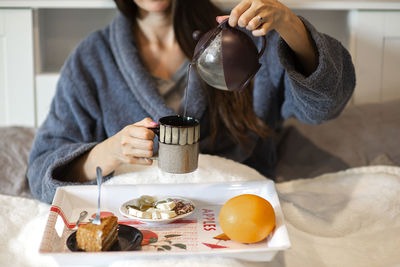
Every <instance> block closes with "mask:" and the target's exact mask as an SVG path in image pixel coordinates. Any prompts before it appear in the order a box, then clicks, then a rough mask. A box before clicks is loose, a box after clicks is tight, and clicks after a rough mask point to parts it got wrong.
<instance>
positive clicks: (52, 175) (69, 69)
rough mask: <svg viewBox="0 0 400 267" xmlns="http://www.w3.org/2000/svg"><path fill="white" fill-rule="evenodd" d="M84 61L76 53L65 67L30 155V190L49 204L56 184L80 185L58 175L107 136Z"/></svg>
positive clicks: (28, 174)
mask: <svg viewBox="0 0 400 267" xmlns="http://www.w3.org/2000/svg"><path fill="white" fill-rule="evenodd" d="M82 62H83V61H82V60H81V58H80V55H79V53H77V52H76V53H73V54H72V55H71V57H70V58H69V60H68V61H67V62H66V64H65V66H64V67H63V70H62V72H61V75H60V79H59V81H58V84H57V89H56V94H55V97H54V99H53V101H52V104H51V108H50V112H49V114H48V116H47V118H46V120H45V121H44V123H43V124H42V125H41V127H40V128H39V130H38V132H37V134H36V136H35V140H34V143H33V146H32V150H31V153H30V156H29V166H28V172H27V177H28V180H29V186H30V189H31V191H32V194H33V195H34V196H35V197H36V198H37V199H39V200H41V201H44V202H47V203H51V201H52V200H53V197H54V194H55V191H56V189H57V187H59V186H64V185H71V184H77V183H72V182H66V181H63V180H62V179H60V178H59V177H60V171H62V169H63V167H64V166H66V165H67V164H68V163H70V162H71V161H73V160H74V159H76V158H78V157H79V156H81V155H82V154H84V153H85V152H87V151H89V150H90V149H92V148H93V147H94V146H95V145H96V144H97V143H99V142H101V141H103V140H104V139H105V138H106V136H105V133H104V126H103V124H102V113H101V109H100V106H99V103H98V100H97V93H96V90H95V89H94V88H93V86H91V82H90V79H91V78H90V76H91V75H90V73H87V71H86V72H85V70H86V69H87V68H85V67H84V66H82ZM71 178H72V177H71ZM106 178H109V177H106ZM71 180H73V179H71ZM94 183H95V180H94V181H93V182H88V183H87V184H94ZM79 184H82V183H79Z"/></svg>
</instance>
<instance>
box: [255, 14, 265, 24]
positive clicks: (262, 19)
mask: <svg viewBox="0 0 400 267" xmlns="http://www.w3.org/2000/svg"><path fill="white" fill-rule="evenodd" d="M257 17H258V22H259V25H261V24H263V23H264V22H265V19H264V18H263V17H261V16H260V15H257Z"/></svg>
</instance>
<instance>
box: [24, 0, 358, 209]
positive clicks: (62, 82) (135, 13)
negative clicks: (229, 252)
mask: <svg viewBox="0 0 400 267" xmlns="http://www.w3.org/2000/svg"><path fill="white" fill-rule="evenodd" d="M115 2H116V4H117V6H118V9H119V13H118V14H117V16H116V17H115V19H114V20H113V21H112V22H111V23H110V25H108V26H107V27H106V28H105V29H103V30H100V31H96V32H94V33H92V34H91V35H89V36H88V37H87V38H86V39H85V40H84V41H83V42H82V43H81V44H80V45H79V46H78V47H77V48H76V49H75V50H74V51H73V53H72V54H71V55H70V56H69V58H68V59H67V61H66V62H65V64H64V66H63V68H62V71H61V76H60V79H59V81H58V84H57V90H56V94H55V97H54V99H53V101H52V105H51V108H50V112H49V114H48V116H47V118H46V120H45V121H44V123H43V125H41V127H40V129H39V130H38V132H37V134H36V138H35V141H34V144H33V147H32V151H31V154H30V158H29V169H28V174H27V176H28V179H29V184H30V188H31V190H32V193H33V194H34V196H35V197H37V198H38V199H40V200H42V201H45V202H51V201H52V199H53V196H54V193H55V190H56V188H57V187H58V186H62V185H68V184H94V183H95V177H96V171H95V169H96V166H100V167H101V168H102V169H103V174H104V175H105V176H106V179H109V178H110V177H112V174H113V171H114V170H115V169H116V168H117V167H118V166H120V165H121V164H123V163H129V164H145V165H149V164H152V160H151V159H149V157H151V156H152V155H153V154H154V153H156V152H157V149H158V147H157V142H155V141H154V138H155V136H154V133H153V132H152V131H151V130H149V129H148V128H152V127H154V126H155V125H156V124H157V123H156V122H157V121H158V119H159V118H160V117H163V116H167V115H173V114H182V112H183V109H182V106H183V105H182V103H184V102H185V99H184V94H183V92H184V89H185V87H186V80H187V66H188V64H189V62H190V59H191V58H192V56H193V52H194V47H195V45H196V42H195V41H194V40H193V38H192V33H193V32H194V31H195V30H200V31H201V32H207V31H208V30H210V29H212V28H214V27H216V26H217V23H218V22H221V21H223V20H224V19H225V18H226V17H227V16H221V17H219V16H220V15H221V14H223V13H222V12H221V11H220V10H219V9H218V8H217V7H215V6H214V5H213V4H212V3H211V2H210V1H209V0H201V1H200V0H116V1H115ZM229 24H230V25H231V26H232V27H234V26H238V27H239V28H241V29H242V30H243V31H245V32H246V33H248V34H249V36H251V37H252V38H253V40H254V41H255V43H256V45H257V47H258V48H260V47H261V40H260V39H261V38H257V37H258V36H264V35H265V36H266V38H267V47H266V50H265V52H264V54H263V56H262V57H261V58H260V63H261V64H262V66H261V68H260V70H259V71H258V73H257V74H256V76H255V77H254V79H253V81H252V83H251V85H249V86H248V88H246V89H244V90H243V91H242V92H240V93H238V92H226V91H221V90H217V89H215V88H212V87H210V86H208V85H206V84H205V83H202V82H201V81H200V80H199V79H200V78H199V76H198V74H197V73H196V72H195V71H194V70H192V72H191V73H190V82H189V86H188V90H189V91H188V96H189V97H188V109H187V115H189V116H192V117H195V118H198V119H199V120H200V122H201V133H200V136H201V140H200V151H201V153H208V154H214V155H218V156H222V157H226V158H230V159H232V160H235V161H237V162H241V163H243V164H246V165H248V166H250V167H253V168H255V169H256V170H258V171H259V172H260V173H262V174H263V175H265V176H267V177H270V178H273V177H274V165H275V162H276V153H275V144H274V139H273V132H275V131H277V130H278V129H279V127H280V126H281V124H282V122H283V120H284V119H285V118H288V117H291V116H294V117H296V118H297V119H299V120H301V121H303V122H306V123H313V124H317V123H322V122H324V121H326V120H329V119H333V118H335V117H337V116H338V115H339V114H340V112H341V111H342V109H343V108H344V106H345V105H346V103H347V101H348V99H349V98H350V96H351V94H352V92H353V90H354V86H355V74H354V67H353V64H352V61H351V57H350V55H349V53H348V51H346V49H345V48H344V47H343V46H342V45H341V44H340V43H339V42H338V41H337V40H335V39H333V38H331V37H329V36H327V35H325V34H322V33H320V32H318V31H317V30H316V29H315V28H314V27H313V26H312V25H311V24H310V23H309V22H308V21H307V20H305V19H303V18H300V17H298V16H296V15H295V14H294V13H293V11H292V10H290V9H289V8H287V7H286V6H285V5H283V4H282V3H280V2H278V1H276V0H243V1H241V2H240V3H239V4H238V5H237V6H236V7H234V8H233V10H232V11H231V13H230V14H229Z"/></svg>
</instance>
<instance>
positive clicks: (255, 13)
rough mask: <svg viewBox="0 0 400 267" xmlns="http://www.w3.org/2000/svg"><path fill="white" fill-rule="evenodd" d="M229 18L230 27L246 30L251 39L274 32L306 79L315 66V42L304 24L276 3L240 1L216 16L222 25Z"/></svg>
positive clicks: (273, 1)
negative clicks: (287, 47) (291, 53)
mask: <svg viewBox="0 0 400 267" xmlns="http://www.w3.org/2000/svg"><path fill="white" fill-rule="evenodd" d="M228 17H229V21H228V22H229V25H230V26H231V27H235V26H236V25H237V26H239V27H241V28H246V29H247V30H249V31H251V32H252V34H253V35H254V36H264V35H266V34H267V33H268V32H270V31H271V30H275V31H277V32H278V33H279V35H280V36H281V37H282V38H283V39H284V40H285V41H286V43H287V44H288V45H289V47H290V48H291V49H292V50H293V51H294V52H295V54H296V57H297V60H298V61H299V63H300V64H301V66H302V70H301V71H302V72H303V74H305V75H306V76H308V75H310V74H311V73H313V72H314V70H315V69H316V68H317V66H318V57H317V52H316V48H315V44H314V41H313V40H312V39H311V36H310V34H309V32H308V31H307V29H306V28H305V26H304V24H303V22H302V21H301V20H300V19H299V18H298V17H297V16H296V14H295V13H294V12H293V11H292V10H291V9H289V8H288V7H287V6H285V5H284V4H282V3H281V2H279V1H277V0H242V1H241V2H240V3H239V4H238V5H237V6H235V7H234V8H233V9H232V11H231V13H230V15H229V16H220V17H217V21H218V22H219V23H221V22H222V21H224V20H225V19H226V18H228Z"/></svg>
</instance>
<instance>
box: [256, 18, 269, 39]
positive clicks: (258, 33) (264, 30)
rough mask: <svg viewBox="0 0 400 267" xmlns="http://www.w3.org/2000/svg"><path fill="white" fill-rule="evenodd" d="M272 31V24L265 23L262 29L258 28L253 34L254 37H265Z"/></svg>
mask: <svg viewBox="0 0 400 267" xmlns="http://www.w3.org/2000/svg"><path fill="white" fill-rule="evenodd" d="M270 30H272V24H271V22H270V21H267V22H265V23H264V24H262V25H261V27H259V28H257V29H256V30H254V31H252V34H253V35H254V36H264V35H266V34H267V33H268V32H269V31H270Z"/></svg>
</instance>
